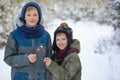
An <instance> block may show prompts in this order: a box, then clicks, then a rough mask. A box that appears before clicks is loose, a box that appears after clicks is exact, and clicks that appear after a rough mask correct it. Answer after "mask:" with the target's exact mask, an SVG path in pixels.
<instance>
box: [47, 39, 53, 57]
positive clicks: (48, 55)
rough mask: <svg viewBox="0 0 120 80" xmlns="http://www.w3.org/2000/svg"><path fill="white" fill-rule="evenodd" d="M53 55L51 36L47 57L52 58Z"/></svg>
mask: <svg viewBox="0 0 120 80" xmlns="http://www.w3.org/2000/svg"><path fill="white" fill-rule="evenodd" d="M51 56H52V44H51V38H50V37H49V39H48V47H47V55H46V57H50V58H51Z"/></svg>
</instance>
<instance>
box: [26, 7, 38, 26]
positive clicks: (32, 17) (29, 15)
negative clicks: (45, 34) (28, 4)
mask: <svg viewBox="0 0 120 80" xmlns="http://www.w3.org/2000/svg"><path fill="white" fill-rule="evenodd" d="M25 21H26V25H27V26H28V27H35V26H36V24H37V23H38V21H39V14H38V11H37V9H36V8H34V9H32V10H30V11H26V12H25Z"/></svg>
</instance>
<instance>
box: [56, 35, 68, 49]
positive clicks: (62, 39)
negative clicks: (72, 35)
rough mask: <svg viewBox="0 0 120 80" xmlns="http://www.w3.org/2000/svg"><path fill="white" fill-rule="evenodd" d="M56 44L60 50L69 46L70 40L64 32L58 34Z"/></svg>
mask: <svg viewBox="0 0 120 80" xmlns="http://www.w3.org/2000/svg"><path fill="white" fill-rule="evenodd" d="M56 45H57V47H58V48H59V49H60V50H63V49H65V48H66V47H67V45H68V41H67V37H66V35H65V34H64V33H58V34H56Z"/></svg>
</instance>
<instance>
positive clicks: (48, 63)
mask: <svg viewBox="0 0 120 80" xmlns="http://www.w3.org/2000/svg"><path fill="white" fill-rule="evenodd" d="M44 62H45V64H46V66H49V65H50V64H51V59H50V58H49V57H46V58H44Z"/></svg>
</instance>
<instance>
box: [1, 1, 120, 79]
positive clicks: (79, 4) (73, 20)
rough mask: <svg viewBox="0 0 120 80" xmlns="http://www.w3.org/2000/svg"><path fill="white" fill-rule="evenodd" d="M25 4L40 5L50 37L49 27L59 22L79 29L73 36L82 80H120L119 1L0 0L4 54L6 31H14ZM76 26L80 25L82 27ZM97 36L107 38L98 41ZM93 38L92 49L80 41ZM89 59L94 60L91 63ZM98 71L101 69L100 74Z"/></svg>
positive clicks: (7, 32)
mask: <svg viewBox="0 0 120 80" xmlns="http://www.w3.org/2000/svg"><path fill="white" fill-rule="evenodd" d="M28 1H37V2H38V3H39V4H40V6H41V9H42V13H43V25H44V26H45V28H46V29H47V30H48V31H49V32H52V33H51V34H53V32H54V31H52V29H51V30H50V28H52V26H56V25H57V26H58V25H59V24H60V23H59V21H68V22H69V23H68V24H71V25H75V26H76V27H75V26H73V27H72V28H73V30H74V31H78V30H79V31H80V33H82V34H79V32H76V33H77V34H75V37H78V38H79V35H80V36H81V37H80V38H81V39H80V40H81V45H82V52H81V55H80V57H81V60H82V66H83V75H82V80H120V77H119V74H120V69H119V67H120V62H119V61H120V59H119V57H120V54H119V53H120V50H119V48H120V0H0V48H1V49H2V52H4V49H3V48H4V46H5V45H6V42H7V38H8V35H9V32H10V31H12V30H13V29H15V28H16V26H15V21H16V18H17V17H18V16H19V13H20V11H21V7H22V6H23V5H24V4H25V3H26V2H28ZM94 22H95V25H94ZM80 24H82V25H80ZM77 26H82V28H81V27H77ZM86 26H87V27H86ZM95 26H97V27H95ZM108 26H110V27H112V28H113V32H112V33H111V32H109V29H111V28H110V27H108ZM103 27H104V28H103ZM93 28H94V29H93ZM54 29H55V28H54ZM84 29H85V30H86V31H87V30H89V31H90V32H86V33H88V34H91V35H88V34H86V33H85V32H84V31H85V30H84ZM104 29H105V30H104ZM94 30H96V32H94ZM100 30H101V31H100ZM107 31H108V32H107ZM92 33H93V34H92ZM94 33H97V34H96V35H95V34H94ZM99 34H103V35H104V36H108V35H110V36H109V37H101V38H100V35H99ZM94 35H95V38H96V39H97V38H98V37H99V39H98V40H97V42H96V41H91V42H93V43H94V45H93V43H92V46H94V48H92V49H91V47H92V46H91V42H90V41H89V40H90V39H85V41H84V40H83V41H82V38H85V37H87V38H91V37H90V36H92V37H94ZM52 37H53V36H52ZM87 45H88V46H89V47H88V46H87ZM88 48H90V49H91V50H93V51H91V53H89V52H90V51H89V50H90V49H88ZM86 50H88V51H86ZM85 51H86V52H85ZM83 53H84V54H83ZM1 54H4V53H0V55H1ZM0 58H1V57H0ZM2 58H3V57H2ZM93 58H94V59H93ZM91 59H93V61H94V60H95V61H94V62H93V61H92V60H91ZM0 60H2V59H0ZM90 60H91V62H90ZM96 60H97V61H96ZM0 62H1V61H0ZM97 62H100V63H97ZM2 63H3V62H2ZM86 63H88V64H86ZM90 64H91V65H90ZM92 64H93V65H92ZM4 65H5V64H2V65H0V70H1V71H0V76H1V74H2V70H4V69H3V68H5V69H6V66H7V65H6V66H4ZM1 66H2V69H1ZM93 66H94V67H93ZM97 67H98V68H97ZM108 68H109V69H108ZM99 69H103V70H101V72H100V70H99ZM6 71H9V69H7V70H6ZM104 71H105V73H104ZM91 73H92V74H91ZM102 73H103V74H102ZM8 74H10V73H8ZM99 74H100V75H99ZM93 76H94V77H93ZM103 76H106V77H103ZM0 79H1V78H0ZM3 79H4V78H3ZM3 79H2V80H3ZM6 80H8V79H6Z"/></svg>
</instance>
